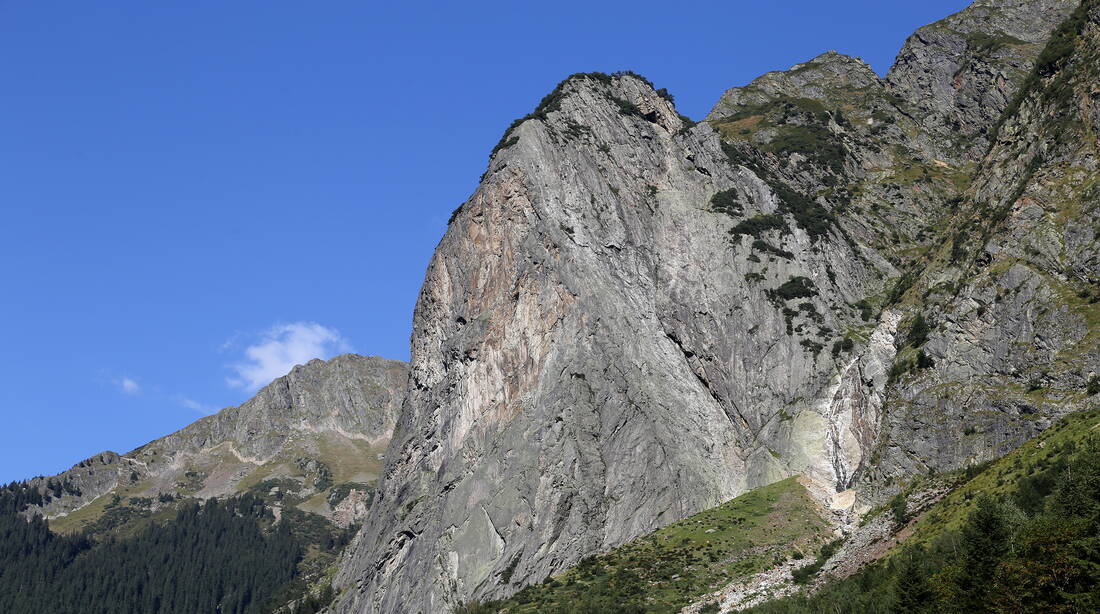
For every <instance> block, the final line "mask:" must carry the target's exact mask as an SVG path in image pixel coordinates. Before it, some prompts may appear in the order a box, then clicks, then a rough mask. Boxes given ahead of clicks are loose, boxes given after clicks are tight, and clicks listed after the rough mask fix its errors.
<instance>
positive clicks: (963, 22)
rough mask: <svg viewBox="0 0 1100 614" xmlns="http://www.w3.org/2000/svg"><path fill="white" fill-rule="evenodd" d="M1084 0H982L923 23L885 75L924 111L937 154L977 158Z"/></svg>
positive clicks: (893, 87) (915, 111)
mask: <svg viewBox="0 0 1100 614" xmlns="http://www.w3.org/2000/svg"><path fill="white" fill-rule="evenodd" d="M1077 5H1078V0H978V1H976V2H974V3H973V4H971V5H970V6H969V7H967V8H966V9H965V10H963V11H960V12H958V13H956V14H954V15H952V16H950V17H948V18H946V19H943V20H941V21H938V22H936V23H934V24H931V25H927V26H925V27H923V28H921V29H919V30H917V31H916V33H914V34H913V35H912V36H910V37H909V39H908V40H907V41H906V42H905V46H904V47H902V49H901V52H900V53H899V54H898V57H897V60H896V62H895V64H894V66H893V68H891V69H890V74H889V75H888V76H887V77H886V81H887V82H888V84H889V86H890V89H891V91H893V92H894V93H896V94H897V95H898V96H900V97H901V98H902V99H903V100H905V101H906V102H907V103H908V104H909V105H911V108H912V114H913V115H914V116H916V117H919V118H920V124H921V128H922V130H923V131H924V132H925V133H926V134H928V135H929V136H930V137H931V138H929V139H927V140H923V139H922V140H923V143H922V145H924V146H925V147H927V148H928V149H929V151H930V153H932V154H933V155H935V156H936V157H940V158H943V159H945V160H951V161H954V162H967V161H977V160H978V159H979V158H980V157H981V155H982V154H984V153H985V150H986V147H987V146H988V144H989V131H990V130H991V128H992V127H993V126H994V124H995V123H996V122H997V119H998V118H999V117H1000V116H1001V114H1002V113H1003V112H1004V110H1005V109H1006V108H1007V107H1008V105H1009V102H1011V101H1012V99H1013V98H1014V97H1015V95H1016V92H1017V90H1018V89H1019V87H1020V84H1021V83H1022V82H1023V81H1024V79H1025V78H1026V77H1027V75H1028V73H1029V72H1030V71H1031V65H1032V63H1033V62H1034V61H1035V58H1036V57H1037V56H1038V55H1039V52H1040V51H1041V50H1042V49H1043V46H1044V45H1045V44H1046V41H1047V37H1048V36H1050V32H1051V31H1052V30H1053V29H1054V28H1055V27H1056V26H1057V25H1058V24H1060V23H1061V22H1062V20H1064V19H1065V18H1066V16H1067V15H1068V14H1069V13H1070V11H1072V10H1073V9H1074V7H1076V6H1077Z"/></svg>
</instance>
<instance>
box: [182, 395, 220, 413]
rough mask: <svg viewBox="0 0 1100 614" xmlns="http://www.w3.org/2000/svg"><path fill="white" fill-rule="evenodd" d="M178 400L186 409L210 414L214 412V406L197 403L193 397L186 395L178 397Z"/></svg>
mask: <svg viewBox="0 0 1100 614" xmlns="http://www.w3.org/2000/svg"><path fill="white" fill-rule="evenodd" d="M179 402H180V405H183V406H184V407H186V408H187V409H193V410H195V411H197V412H199V413H200V414H205V415H210V414H212V413H214V408H213V407H211V406H209V405H206V404H204V403H199V402H198V401H196V400H194V399H189V398H187V397H180V398H179Z"/></svg>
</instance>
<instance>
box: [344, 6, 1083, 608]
mask: <svg viewBox="0 0 1100 614" xmlns="http://www.w3.org/2000/svg"><path fill="white" fill-rule="evenodd" d="M1093 6H1094V5H1093V3H1092V2H1088V3H1085V5H1081V6H1078V4H1077V3H1076V2H1055V1H1045V0H1033V1H1020V0H996V1H981V2H976V3H975V4H973V5H972V6H971V7H969V8H967V9H966V10H965V11H963V12H961V13H959V14H956V15H954V16H951V17H949V18H947V19H945V20H943V21H941V22H938V23H936V24H933V25H931V26H927V27H925V28H922V29H921V30H919V31H918V32H917V33H916V34H914V36H913V37H911V38H910V39H909V40H908V41H907V42H906V44H905V47H904V48H903V49H902V51H901V53H900V54H899V57H898V60H897V62H896V64H895V66H894V67H893V69H892V70H891V71H890V73H889V74H888V75H887V76H886V77H885V78H880V77H878V76H877V75H875V74H874V72H873V71H872V70H871V69H870V68H869V67H867V66H866V64H864V63H862V62H861V61H859V60H858V59H855V58H849V57H846V56H843V55H840V54H837V53H826V54H824V55H822V56H819V57H817V58H814V59H813V60H810V61H809V62H806V63H804V64H800V65H798V66H795V67H792V68H791V69H790V70H788V71H785V72H781V73H769V74H768V75H764V76H763V77H761V78H759V79H757V80H756V81H754V82H753V83H751V84H749V85H747V86H744V87H740V88H734V89H732V90H730V91H728V92H726V93H725V94H724V95H723V96H722V98H721V100H720V101H719V102H718V104H717V105H716V106H715V109H714V110H713V111H712V112H711V113H710V114H709V115H708V116H707V118H706V119H705V121H703V122H701V123H699V124H693V123H692V122H691V121H690V120H688V119H687V118H684V117H682V116H680V115H679V114H678V113H677V112H676V109H675V106H674V105H673V99H672V96H671V95H669V94H668V93H667V92H666V91H664V90H660V89H655V88H654V87H653V86H652V85H651V84H650V83H649V82H648V81H646V80H645V79H644V78H642V77H639V76H638V75H635V74H633V73H619V74H615V75H604V74H599V73H588V74H577V75H573V76H572V77H570V78H568V79H566V80H565V81H563V82H562V83H561V84H560V85H559V86H558V87H557V88H555V89H554V90H553V91H552V92H551V93H550V94H549V95H547V96H546V98H544V99H543V101H542V102H541V103H540V104H539V106H538V107H537V108H536V109H535V110H534V111H533V112H532V113H531V114H529V115H527V116H526V117H524V118H521V119H519V120H517V121H516V122H515V123H513V125H512V126H511V127H510V128H509V129H508V131H507V132H506V133H505V134H504V136H503V137H502V139H501V141H500V143H499V144H498V145H497V147H496V148H495V149H494V151H493V154H492V156H491V159H490V162H489V168H488V170H487V171H486V173H485V175H484V177H483V179H482V182H481V185H480V186H479V187H478V188H477V190H476V191H475V192H474V194H473V196H471V198H470V199H469V200H468V201H467V202H466V203H464V204H463V205H462V206H461V207H460V208H459V209H458V210H457V211H456V212H455V214H454V215H453V217H452V221H451V224H450V227H449V228H448V231H447V233H446V235H445V236H444V238H443V240H442V241H441V242H440V244H439V247H438V248H437V251H436V253H435V255H434V257H433V259H432V261H431V264H430V265H429V269H428V273H427V276H426V279H425V283H424V286H423V289H422V291H421V294H420V297H419V300H418V303H417V307H416V311H415V314H414V327H413V337H412V360H411V363H410V378H409V388H408V393H407V398H406V404H405V406H404V410H403V412H402V414H401V418H400V419H399V421H398V424H397V426H396V429H395V432H394V438H393V441H392V443H391V446H390V449H389V451H388V452H387V456H386V467H385V471H384V474H383V477H382V480H381V483H380V486H379V496H378V499H377V500H376V503H375V507H374V509H373V510H372V513H371V514H370V516H369V517H368V519H367V521H366V523H365V525H364V527H363V530H362V532H361V534H360V536H359V538H358V539H357V541H356V543H355V544H354V545H353V547H352V548H351V549H350V550H349V553H348V554H347V556H346V557H345V560H344V562H343V565H342V569H341V572H340V575H339V576H338V578H337V584H338V585H339V586H340V587H341V588H343V589H344V590H345V591H346V592H345V594H344V595H343V596H342V598H341V601H340V602H339V606H338V609H339V611H345V612H386V613H390V612H440V611H448V610H450V609H451V608H453V607H455V606H456V605H458V604H460V603H463V602H466V601H468V600H471V599H494V598H500V597H506V596H508V595H511V594H513V593H514V592H516V591H517V590H519V589H520V588H522V587H524V586H526V585H530V584H532V583H535V582H538V581H541V580H542V579H544V578H546V577H547V576H549V575H550V574H553V573H557V572H560V571H562V570H565V569H567V568H568V567H570V566H572V565H574V564H576V563H578V562H579V561H581V560H582V559H584V558H585V557H587V556H589V555H592V554H594V553H599V552H604V551H608V550H610V549H612V548H614V547H616V546H618V545H620V544H623V543H625V542H628V541H629V540H631V539H634V538H637V537H639V536H641V535H645V534H647V533H649V532H651V531H653V530H655V529H658V528H660V527H662V526H665V525H669V524H671V523H674V522H676V521H679V520H681V519H684V518H686V517H688V516H690V515H692V514H695V513H697V512H700V511H702V510H705V509H708V508H711V507H713V506H715V505H717V504H719V503H721V502H724V501H727V500H730V499H732V498H734V497H736V496H737V495H740V494H742V493H745V492H746V491H749V490H751V489H754V488H757V487H762V486H764V485H767V484H770V483H773V482H776V481H779V480H782V479H784V478H787V477H791V476H804V478H805V484H806V486H807V489H808V492H810V493H811V494H812V495H813V496H814V497H816V498H817V499H818V500H819V501H821V502H822V503H823V505H825V506H826V507H830V508H832V509H833V511H834V512H836V513H838V514H839V515H840V516H842V517H847V518H848V519H849V521H851V520H852V519H854V518H856V517H857V516H859V515H860V514H862V513H864V512H866V511H868V510H869V509H871V508H872V507H874V506H876V505H880V504H882V503H883V502H884V501H886V500H887V499H889V498H890V497H891V496H893V494H894V493H896V492H897V490H898V488H899V486H898V484H899V483H900V482H901V481H904V480H906V479H908V478H910V477H911V476H913V475H915V474H917V473H923V472H927V471H930V470H934V471H950V470H954V469H958V468H962V467H965V466H967V465H969V464H971V463H974V462H977V461H982V460H988V459H992V458H995V457H998V456H1000V455H1002V454H1004V453H1005V452H1007V451H1009V450H1011V449H1013V448H1014V447H1016V446H1018V445H1019V444H1020V443H1022V442H1023V441H1025V440H1027V439H1029V438H1030V437H1032V436H1034V435H1036V434H1037V433H1039V432H1040V431H1042V430H1043V429H1044V428H1046V427H1047V426H1049V425H1050V424H1052V423H1053V422H1054V421H1056V420H1057V419H1058V418H1060V417H1061V416H1063V415H1065V414H1067V413H1070V412H1073V411H1077V410H1080V409H1083V408H1085V407H1088V406H1089V405H1090V404H1091V403H1094V402H1095V397H1094V396H1093V397H1090V396H1089V393H1088V389H1089V377H1090V376H1089V374H1090V373H1095V372H1096V371H1097V370H1100V357H1098V354H1097V337H1096V335H1097V330H1098V327H1097V323H1098V322H1100V320H1098V319H1097V317H1098V315H1100V311H1098V306H1097V304H1096V301H1095V300H1094V297H1095V296H1097V295H1096V282H1095V279H1096V271H1097V266H1096V264H1097V260H1096V258H1097V249H1098V243H1097V237H1096V228H1097V210H1096V208H1095V206H1094V204H1093V203H1095V202H1096V195H1095V194H1094V193H1093V192H1090V190H1091V189H1092V187H1091V186H1093V185H1094V184H1095V181H1096V169H1095V163H1094V161H1095V157H1094V151H1095V138H1094V137H1093V136H1091V135H1093V134H1095V133H1094V132H1091V130H1092V126H1095V118H1096V115H1095V112H1094V110H1093V109H1092V106H1091V105H1092V101H1094V100H1095V84H1096V83H1097V81H1096V80H1095V79H1094V78H1092V77H1091V76H1090V75H1091V73H1089V72H1088V71H1087V70H1085V69H1078V70H1079V72H1078V74H1079V85H1071V83H1072V84H1076V83H1078V81H1073V80H1072V79H1070V78H1068V77H1067V78H1063V75H1064V74H1065V70H1066V69H1067V67H1073V66H1084V65H1086V64H1087V63H1088V60H1089V58H1091V57H1093V56H1092V55H1090V54H1091V51H1090V49H1091V47H1088V45H1086V43H1085V41H1089V40H1091V39H1090V38H1089V36H1091V35H1089V36H1084V37H1080V36H1077V35H1076V34H1075V35H1074V36H1068V35H1067V32H1068V30H1066V28H1067V27H1068V28H1069V29H1070V30H1072V31H1073V32H1078V31H1081V32H1087V33H1091V32H1092V31H1093V28H1094V24H1093V21H1092V20H1093V13H1094V12H1095V8H1093ZM1067 17H1069V18H1070V19H1069V21H1066V19H1067ZM1060 24H1061V25H1060ZM1064 24H1070V25H1069V26H1066V25H1064ZM1056 29H1057V32H1056V33H1055V35H1054V36H1053V39H1052V37H1051V34H1052V32H1053V31H1055V30H1056ZM1067 62H1068V64H1067ZM1046 92H1054V93H1052V94H1049V95H1048V94H1047V93H1046ZM1059 135H1060V136H1059ZM1039 154H1041V156H1040V155H1039ZM1093 381H1095V378H1094V380H1093Z"/></svg>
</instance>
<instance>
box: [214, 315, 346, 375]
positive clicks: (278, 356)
mask: <svg viewBox="0 0 1100 614" xmlns="http://www.w3.org/2000/svg"><path fill="white" fill-rule="evenodd" d="M349 351H351V346H350V345H348V343H347V341H346V340H345V339H344V338H343V337H341V336H340V332H339V331H337V330H335V329H332V328H327V327H324V326H321V325H320V324H317V323H316V322H292V323H289V324H279V325H277V326H274V327H272V328H270V329H268V330H267V331H264V333H262V334H261V335H260V340H259V342H258V343H255V344H253V345H250V346H248V347H247V348H245V350H244V358H245V359H244V360H243V361H242V362H239V363H235V364H232V365H230V368H231V369H233V371H235V372H236V376H235V377H230V378H228V379H227V380H226V381H227V382H228V384H229V385H230V386H233V387H235V388H243V389H245V390H248V391H249V392H255V391H256V390H259V389H260V388H262V387H263V386H266V385H267V384H270V383H271V381H272V380H274V379H275V378H277V377H282V376H283V375H286V374H287V373H289V372H290V370H291V369H292V368H294V366H295V365H300V364H304V363H306V362H309V361H310V360H312V359H314V358H322V359H327V358H331V357H333V356H335V355H336V354H341V353H344V352H349Z"/></svg>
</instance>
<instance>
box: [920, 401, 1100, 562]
mask: <svg viewBox="0 0 1100 614" xmlns="http://www.w3.org/2000/svg"><path fill="white" fill-rule="evenodd" d="M1097 436H1100V409H1093V410H1090V411H1084V412H1079V413H1076V414H1071V415H1069V416H1067V417H1065V418H1063V419H1062V420H1061V421H1059V422H1058V423H1057V424H1055V425H1054V426H1052V427H1050V428H1049V429H1047V430H1046V431H1043V433H1042V434H1040V435H1039V436H1038V437H1035V438H1034V439H1031V440H1030V441H1028V442H1027V443H1025V444H1024V445H1022V446H1020V447H1019V448H1017V449H1016V450H1014V451H1012V452H1010V453H1008V454H1006V455H1004V456H1002V457H1001V458H1000V459H998V460H996V461H994V462H992V463H990V465H989V466H988V467H987V468H985V470H984V471H982V472H981V473H979V474H978V475H976V476H974V477H973V478H972V479H970V480H969V481H967V482H966V483H965V484H963V485H962V486H960V487H959V488H957V489H955V490H954V491H952V492H951V493H950V494H948V495H947V496H946V497H944V498H943V499H942V500H940V501H939V502H937V503H936V504H935V505H933V506H932V507H931V508H930V509H929V510H928V513H926V514H924V516H923V517H922V518H921V519H920V520H919V521H917V522H916V524H915V526H914V532H913V536H912V537H910V538H909V539H908V540H906V541H905V542H903V543H902V544H901V545H902V546H909V545H914V544H918V543H929V542H931V541H932V539H934V538H935V537H936V536H938V535H942V534H943V533H945V532H947V531H953V530H957V529H958V528H959V527H961V526H962V524H963V522H964V521H965V520H966V518H967V516H969V515H970V513H971V512H972V511H974V507H975V503H976V501H977V499H978V496H979V495H983V494H988V495H992V496H994V497H996V498H1001V499H1011V498H1012V497H1013V496H1014V495H1015V494H1016V490H1017V485H1018V483H1019V481H1020V479H1021V478H1023V477H1027V476H1034V475H1036V474H1038V473H1040V472H1042V471H1043V470H1045V469H1047V468H1048V467H1051V466H1052V465H1054V463H1056V462H1058V461H1059V460H1064V457H1065V456H1066V455H1067V453H1068V452H1069V451H1071V450H1073V449H1074V448H1077V447H1079V446H1080V445H1081V444H1082V443H1083V442H1084V441H1085V440H1087V439H1089V438H1090V437H1097Z"/></svg>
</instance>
